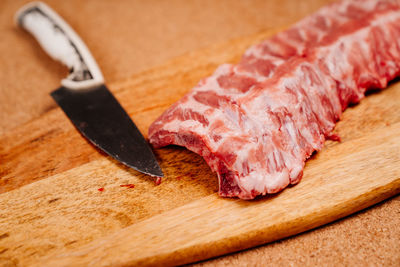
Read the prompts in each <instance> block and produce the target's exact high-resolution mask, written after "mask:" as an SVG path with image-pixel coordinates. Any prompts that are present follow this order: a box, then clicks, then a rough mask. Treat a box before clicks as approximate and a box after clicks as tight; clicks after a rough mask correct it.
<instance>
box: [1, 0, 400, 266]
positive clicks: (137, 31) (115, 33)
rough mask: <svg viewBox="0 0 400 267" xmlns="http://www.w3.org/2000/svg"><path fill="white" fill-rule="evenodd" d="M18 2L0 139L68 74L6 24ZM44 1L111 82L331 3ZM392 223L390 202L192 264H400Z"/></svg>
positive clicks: (10, 5)
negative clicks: (73, 32)
mask: <svg viewBox="0 0 400 267" xmlns="http://www.w3.org/2000/svg"><path fill="white" fill-rule="evenodd" d="M25 2H28V1H13V0H2V1H1V2H0V32H1V38H0V55H1V56H0V135H1V134H4V133H6V132H7V131H9V130H11V129H13V128H15V127H17V126H20V125H23V124H24V123H27V122H29V121H30V120H32V119H35V118H37V117H39V116H40V115H42V114H44V113H46V111H47V110H49V109H51V108H52V107H54V105H55V104H54V102H53V101H52V99H51V98H50V96H49V95H48V93H49V92H50V91H51V90H52V89H54V88H56V87H57V86H58V85H59V82H60V80H61V79H62V78H63V77H64V76H66V73H67V70H66V68H65V67H63V66H61V65H60V64H58V63H57V62H54V61H52V60H51V59H49V58H48V57H47V56H45V53H44V52H43V51H41V49H40V48H39V47H38V46H37V45H35V43H34V41H33V38H32V37H30V36H29V35H28V34H26V33H25V32H23V31H22V30H20V29H17V28H16V27H15V26H14V24H13V21H12V19H13V14H14V13H15V11H16V10H17V9H18V8H19V7H20V6H22V5H23V4H24V3H25ZM46 2H48V3H49V4H50V5H51V6H52V7H53V8H54V9H55V10H56V11H57V12H59V13H60V14H61V15H62V16H63V17H64V18H65V19H66V20H67V21H68V22H69V23H70V24H71V26H72V27H73V28H74V29H75V30H76V31H77V32H78V33H79V34H80V35H81V37H82V39H83V40H85V42H86V43H87V45H88V47H89V48H90V50H91V51H92V53H93V54H94V56H95V58H96V60H97V61H98V63H99V65H100V68H101V69H102V71H103V74H104V76H105V79H106V80H107V82H113V81H118V80H121V79H124V78H127V77H131V76H132V75H134V74H137V73H140V72H141V71H144V70H146V69H149V68H151V67H154V66H157V65H160V64H162V63H164V62H166V61H168V60H170V59H172V58H174V57H177V56H180V55H184V54H185V53H187V52H190V51H194V50H197V49H201V48H204V47H207V46H209V45H212V44H215V43H223V42H226V41H228V40H231V39H234V38H239V37H241V36H246V35H251V34H254V33H257V32H259V31H261V30H265V29H274V28H278V27H285V26H287V25H290V24H292V23H294V22H296V21H297V20H299V19H301V18H302V17H304V16H306V15H307V14H310V13H312V12H313V11H315V10H316V9H317V8H319V7H321V6H322V5H324V4H326V3H328V2H330V1H329V0H307V1H296V0H270V1H258V0H247V1H245V0H242V1H235V2H234V1H230V0H219V1H213V0H192V1H185V0H172V1H156V0H149V1H122V0H120V1H95V0H89V1H84V2H83V1H79V0H71V1H61V0H60V1H46ZM93 14H96V15H95V16H93ZM100 40H101V41H100ZM27 76H29V79H25V77H27ZM399 225H400V196H397V197H394V198H392V199H389V200H387V201H385V202H383V203H380V204H378V205H375V206H373V207H371V208H369V209H367V210H364V211H361V212H359V213H357V214H354V215H352V216H349V217H347V218H345V219H342V220H339V221H337V222H334V223H331V224H329V225H326V226H323V227H320V228H318V229H315V230H312V231H309V232H306V233H303V234H300V235H298V236H294V237H291V238H287V239H284V240H281V241H277V242H274V243H271V244H267V245H264V246H260V247H257V248H253V249H249V250H246V251H242V252H239V253H235V254H231V255H227V256H223V257H219V258H216V259H212V260H208V261H205V262H201V263H197V264H198V265H219V266H222V265H231V264H234V265H245V264H248V265H257V264H258V265H261V264H266V263H267V264H268V263H273V264H274V265H275V264H276V265H300V264H306V265H315V264H324V265H342V264H343V265H364V264H369V265H386V266H388V265H393V266H395V265H397V266H400V227H399ZM0 259H1V248H0ZM0 262H1V261H0Z"/></svg>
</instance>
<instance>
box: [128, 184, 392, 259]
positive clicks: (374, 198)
mask: <svg viewBox="0 0 400 267" xmlns="http://www.w3.org/2000/svg"><path fill="white" fill-rule="evenodd" d="M397 194H400V177H399V178H398V179H397V180H394V181H393V182H391V183H389V184H387V185H384V186H381V187H378V188H374V189H373V190H371V191H369V192H366V193H364V194H362V195H359V196H358V197H356V198H353V199H351V200H348V201H346V202H343V203H340V204H338V205H336V206H332V207H331V210H330V211H329V212H328V213H326V214H325V213H324V217H322V216H320V215H319V213H315V216H309V215H306V216H303V217H299V218H297V219H295V220H294V221H289V222H287V223H285V224H284V226H285V227H283V228H282V229H280V231H279V232H278V234H276V235H275V236H273V235H272V236H269V234H271V232H273V231H274V228H276V226H272V227H270V228H267V231H266V233H264V235H261V236H259V237H258V236H257V235H258V233H259V230H253V232H254V233H251V232H250V235H253V237H252V238H248V237H245V238H243V236H241V235H237V236H235V237H231V238H229V239H228V240H226V239H221V240H218V241H217V242H210V244H206V245H203V247H201V248H199V249H197V250H194V249H193V246H189V247H187V248H185V249H181V250H178V251H176V252H173V253H166V254H160V256H159V257H157V258H154V257H150V258H145V259H141V260H138V261H133V262H131V263H124V264H123V265H124V266H125V265H126V264H127V265H134V266H136V265H138V266H174V265H183V264H189V263H195V262H200V261H203V260H209V259H212V258H217V257H219V256H222V255H226V254H230V253H234V252H237V251H240V250H245V249H249V248H252V247H257V246H260V245H265V244H269V243H271V242H274V241H277V240H281V239H284V238H288V237H292V236H295V235H298V234H302V233H305V232H307V231H310V230H313V229H315V228H318V227H320V226H324V225H326V224H329V223H333V222H335V221H337V220H340V219H343V218H345V217H347V216H350V215H353V214H355V213H357V212H359V211H362V210H364V209H366V208H369V207H371V206H373V205H375V204H378V203H380V202H382V201H383V200H386V199H388V198H391V197H393V196H396V195H397ZM338 207H339V208H341V212H339V213H337V212H336V210H337V208H338ZM303 219H306V220H308V221H309V224H307V226H306V227H297V228H292V229H294V230H292V231H287V232H285V230H290V228H291V227H292V226H296V225H297V221H299V220H300V221H301V220H303ZM302 226H304V224H302ZM235 240H236V241H235ZM226 243H229V244H231V245H230V246H229V247H227V248H225V249H221V250H219V251H216V250H215V247H224V245H225V244H226ZM198 250H201V251H202V252H203V253H199V252H198ZM193 252H194V253H193ZM213 252H215V253H213ZM186 253H187V254H186Z"/></svg>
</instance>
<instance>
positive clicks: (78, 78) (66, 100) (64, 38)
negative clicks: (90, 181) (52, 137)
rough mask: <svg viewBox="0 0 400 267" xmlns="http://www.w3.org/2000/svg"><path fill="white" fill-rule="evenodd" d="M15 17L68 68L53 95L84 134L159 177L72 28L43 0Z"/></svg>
mask: <svg viewBox="0 0 400 267" xmlns="http://www.w3.org/2000/svg"><path fill="white" fill-rule="evenodd" d="M15 20H16V22H17V24H18V25H20V26H21V27H22V28H24V29H25V30H27V31H28V32H30V33H31V34H32V35H33V36H34V37H35V38H36V39H37V41H38V42H39V44H40V45H41V46H42V48H43V49H44V50H45V51H46V52H47V53H48V54H49V55H50V56H51V57H52V58H53V59H55V60H58V61H61V62H62V63H63V64H65V65H67V66H68V67H69V69H70V74H69V75H68V77H67V78H65V79H63V80H62V81H61V87H60V88H58V89H56V90H55V91H53V92H52V93H51V96H52V97H53V99H54V100H55V101H56V102H57V104H58V105H59V106H60V107H61V109H62V110H63V111H64V113H65V114H66V115H67V116H68V118H69V119H70V120H71V122H72V123H73V124H74V125H75V127H76V128H77V129H78V130H79V131H80V132H81V133H82V135H83V136H85V137H86V138H87V139H88V140H89V141H90V142H91V143H93V144H94V145H95V146H97V147H98V148H100V149H101V150H103V151H104V152H106V153H107V154H108V155H110V156H111V157H113V158H115V159H116V160H118V161H120V162H122V163H123V164H125V165H127V166H128V167H131V168H133V169H135V170H137V171H140V172H142V173H145V174H148V175H151V176H157V177H163V172H162V170H161V167H160V166H159V164H158V163H157V160H156V158H155V156H154V154H153V151H152V150H151V148H150V146H149V144H148V143H147V142H146V140H145V138H144V137H143V135H142V134H141V133H140V131H139V129H138V128H137V127H136V125H135V124H134V123H133V121H132V120H131V119H130V117H129V115H128V114H127V113H126V112H125V110H124V109H123V108H122V106H121V105H120V104H119V102H118V101H117V99H116V98H115V97H114V96H113V95H112V93H111V92H110V91H109V90H108V89H107V87H106V86H105V85H104V78H103V75H102V73H101V71H100V69H99V67H98V65H97V63H96V61H95V60H94V58H93V56H92V55H91V53H90V51H89V49H88V48H87V47H86V45H85V44H84V43H83V41H82V40H81V39H80V37H79V36H78V35H77V34H76V33H75V31H74V30H73V29H72V28H71V27H70V26H69V25H68V24H67V23H66V22H65V21H64V20H63V19H62V18H61V17H60V16H59V15H58V14H57V13H56V12H55V11H54V10H52V9H51V8H50V7H49V6H47V5H46V4H44V3H42V2H32V3H29V4H27V5H25V6H23V7H22V8H21V9H20V10H19V11H18V12H17V13H16V16H15Z"/></svg>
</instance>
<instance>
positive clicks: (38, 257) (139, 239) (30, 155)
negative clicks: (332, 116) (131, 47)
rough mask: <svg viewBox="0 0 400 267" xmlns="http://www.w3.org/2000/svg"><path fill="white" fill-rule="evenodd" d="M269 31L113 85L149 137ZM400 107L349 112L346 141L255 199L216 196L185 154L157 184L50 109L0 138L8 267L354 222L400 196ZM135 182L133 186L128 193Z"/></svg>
mask: <svg viewBox="0 0 400 267" xmlns="http://www.w3.org/2000/svg"><path fill="white" fill-rule="evenodd" d="M270 34H271V32H268V31H267V32H262V33H260V34H257V35H254V36H249V37H247V38H241V39H237V40H234V41H231V42H229V43H227V44H222V45H215V46H213V47H211V48H208V49H204V50H201V51H198V52H194V53H190V54H188V55H186V56H184V57H181V58H177V59H175V60H173V61H171V62H168V63H166V64H165V65H163V66H160V67H158V68H155V69H152V70H149V71H147V72H144V73H142V74H138V75H135V76H132V77H130V78H127V79H125V80H120V81H118V82H114V83H110V84H109V87H110V88H111V90H112V91H113V92H114V93H115V95H116V97H117V98H118V99H119V100H120V101H121V103H122V105H123V106H124V107H125V108H126V110H127V111H128V113H129V114H130V115H131V116H132V117H133V119H134V121H135V122H136V124H137V125H138V127H139V129H141V130H142V132H144V133H146V132H147V129H148V127H149V125H150V123H151V122H152V121H153V119H155V118H156V117H157V116H158V115H159V114H160V113H161V112H162V111H163V110H165V109H166V108H167V107H168V106H169V105H170V104H171V103H173V102H174V101H176V100H177V99H179V98H180V97H181V96H182V95H183V94H184V93H185V92H186V91H187V90H188V89H190V88H191V87H192V86H193V85H194V84H195V83H196V82H197V81H198V80H199V79H200V78H201V77H204V76H206V75H208V74H210V73H211V72H212V71H213V70H214V69H215V67H216V66H217V65H219V64H221V63H223V62H234V61H236V60H237V59H238V57H239V55H241V54H242V52H243V50H244V49H245V48H246V47H247V46H248V45H249V44H251V43H255V42H258V41H259V40H261V39H263V38H265V37H267V36H269V35H270ZM399 100H400V84H398V83H393V84H392V85H391V86H390V87H389V88H388V89H386V90H385V91H383V92H377V93H374V94H371V95H369V96H368V97H367V98H366V99H365V100H363V101H362V103H361V104H359V105H357V106H353V107H351V108H349V109H348V110H346V112H345V113H344V114H343V118H342V121H341V122H339V124H338V126H337V127H336V131H338V132H339V134H340V135H341V136H342V139H343V142H342V143H335V142H327V146H326V148H324V150H323V151H322V152H320V153H317V154H316V155H315V156H314V157H313V158H312V159H311V160H310V161H308V162H307V165H306V169H305V176H304V179H303V181H302V182H301V183H300V184H299V185H297V186H294V187H292V188H289V189H287V190H285V191H284V192H283V193H281V194H278V195H276V196H272V197H267V198H261V199H258V200H256V201H250V202H246V201H240V200H230V199H221V198H219V197H217V196H216V194H215V192H216V191H217V182H216V177H215V175H214V174H212V173H211V171H210V170H209V168H208V167H207V165H206V164H205V163H204V161H203V160H202V159H201V158H200V157H198V156H197V155H195V154H193V153H190V152H189V151H187V150H185V149H182V148H177V147H169V148H165V149H159V150H156V154H157V157H158V158H159V160H160V162H161V165H162V168H163V170H164V171H165V174H166V178H165V179H164V182H163V183H162V184H161V185H160V186H155V185H154V183H153V181H151V179H149V178H148V177H146V176H144V175H141V174H139V173H137V172H135V171H133V170H130V169H127V168H125V167H123V166H122V165H121V164H119V163H117V162H115V161H114V160H112V159H110V158H109V157H107V156H104V155H101V154H100V153H99V152H98V151H97V150H96V149H94V148H93V147H92V146H91V145H90V144H89V143H87V142H86V141H85V139H83V138H82V137H81V136H80V135H79V133H78V132H77V131H76V130H75V129H74V128H73V126H72V125H71V124H70V123H69V121H68V119H67V118H66V117H65V116H64V115H63V113H62V112H61V111H60V110H59V109H58V108H54V109H51V110H50V111H48V112H47V113H46V114H44V115H43V116H41V117H40V118H39V119H36V120H33V121H31V122H29V123H27V124H25V125H22V126H20V127H18V128H15V129H14V130H12V131H9V132H7V134H5V135H3V136H1V137H0V162H1V163H2V164H1V166H0V177H1V178H0V190H2V192H3V193H2V194H0V211H1V212H0V263H4V265H12V264H18V265H24V266H25V265H32V264H34V263H36V264H37V265H41V266H45V265H63V264H64V265H79V264H81V265H89V264H92V265H107V264H108V265H118V264H120V265H130V264H136V263H137V264H139V263H140V264H141V263H143V264H144V263H146V264H162V265H164V264H172V263H175V264H176V263H185V262H191V261H195V260H199V259H204V258H207V257H212V256H215V255H220V254H222V253H227V252H231V251H235V250H238V249H243V248H246V247H250V246H254V245H257V244H261V243H266V242H269V241H272V240H275V239H278V238H282V237H285V236H288V235H292V234H295V233H298V232H302V231H305V230H307V229H311V228H313V227H316V226H318V225H321V224H324V223H327V222H330V221H332V220H335V219H338V218H340V217H343V216H346V215H348V214H350V213H352V212H355V211H357V210H360V209H362V208H365V207H368V206H370V205H372V204H374V203H376V202H378V201H381V200H383V199H385V198H387V197H389V196H391V195H394V194H397V193H399V188H400V185H399V177H400V174H399V170H400V168H399V167H400V163H399V153H398V151H399V150H400V149H399V148H400V147H399V144H400V140H399V137H398V133H399V132H400V124H399V123H400V114H399V112H398V110H400V101H399ZM382 103H384V105H383V104H382ZM44 178H46V179H44ZM128 183H129V184H130V183H133V184H135V185H136V187H135V188H134V189H128V188H123V187H120V185H121V184H128ZM22 185H25V186H23V187H21V186H22ZM98 188H104V189H105V190H104V191H103V192H100V191H98V190H97V189H98ZM138 244H141V245H140V246H139V245H138Z"/></svg>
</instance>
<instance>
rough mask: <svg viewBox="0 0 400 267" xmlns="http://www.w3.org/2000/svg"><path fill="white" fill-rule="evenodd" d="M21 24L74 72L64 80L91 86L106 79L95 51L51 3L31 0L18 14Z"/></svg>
mask: <svg viewBox="0 0 400 267" xmlns="http://www.w3.org/2000/svg"><path fill="white" fill-rule="evenodd" d="M15 20H16V23H17V24H18V25H20V26H21V27H22V28H24V29H25V30H27V31H28V32H30V33H31V34H32V35H33V36H34V37H35V38H36V39H37V41H38V42H39V44H40V45H41V46H42V48H43V49H44V50H45V51H46V52H47V53H48V54H49V55H50V56H51V57H52V58H53V59H55V60H58V61H61V62H62V63H63V64H65V65H67V66H68V68H69V69H70V72H71V74H70V75H68V77H67V78H65V79H63V80H62V81H61V84H62V85H63V86H64V87H66V88H70V89H87V88H91V87H96V86H98V85H101V84H103V83H104V78H103V75H102V73H101V71H100V69H99V67H98V66H97V63H96V61H95V60H94V58H93V56H92V54H91V53H90V52H89V49H88V48H87V47H86V45H85V44H84V42H83V41H82V40H81V38H80V37H79V36H78V34H76V33H75V31H74V30H73V29H72V28H71V27H70V26H69V25H68V24H67V23H66V22H65V21H64V20H63V19H62V18H61V17H60V16H59V15H58V14H57V13H56V12H55V11H54V10H52V9H51V8H50V7H49V6H47V5H46V4H44V3H42V2H31V3H29V4H27V5H25V6H23V7H22V8H21V9H20V10H19V11H18V12H17V13H16V14H15Z"/></svg>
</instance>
